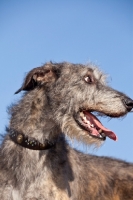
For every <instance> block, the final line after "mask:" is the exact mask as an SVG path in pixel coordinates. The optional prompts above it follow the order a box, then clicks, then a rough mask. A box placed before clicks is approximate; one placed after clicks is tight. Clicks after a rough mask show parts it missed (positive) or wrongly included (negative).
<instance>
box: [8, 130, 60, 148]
mask: <svg viewBox="0 0 133 200" xmlns="http://www.w3.org/2000/svg"><path fill="white" fill-rule="evenodd" d="M7 131H8V132H9V136H10V139H11V140H12V141H13V142H14V143H16V144H17V145H20V146H22V147H24V148H27V149H32V150H48V149H50V148H52V147H54V146H55V144H56V141H55V142H50V141H49V140H47V139H46V140H45V141H44V143H43V144H42V143H40V142H39V141H38V140H36V139H35V138H33V137H29V136H27V135H25V134H24V133H22V132H18V131H16V130H13V129H7Z"/></svg>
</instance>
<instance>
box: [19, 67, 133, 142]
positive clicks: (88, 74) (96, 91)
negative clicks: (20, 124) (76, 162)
mask: <svg viewBox="0 0 133 200" xmlns="http://www.w3.org/2000/svg"><path fill="white" fill-rule="evenodd" d="M35 89H36V91H39V90H42V91H44V94H45V97H46V98H47V102H48V103H47V105H45V106H47V107H48V109H49V116H50V117H51V119H52V120H53V121H54V122H55V123H56V124H57V125H58V126H59V127H60V129H61V131H62V132H63V133H65V134H67V135H68V136H69V137H71V138H73V137H74V138H76V139H78V140H82V141H85V142H86V143H89V144H90V143H99V141H103V140H105V139H106V137H109V138H111V139H113V140H117V136H116V135H115V133H114V132H112V131H111V130H109V129H107V128H105V127H104V126H103V125H102V123H101V122H100V121H99V119H98V118H97V117H96V116H95V115H94V113H98V114H100V115H104V116H109V117H121V116H124V115H125V114H127V113H128V112H130V111H131V109H132V108H133V100H132V99H130V98H129V97H127V96H126V95H125V94H123V93H121V92H118V91H116V90H114V89H112V88H111V87H109V86H108V85H107V84H106V78H105V75H104V74H103V73H102V72H101V71H100V70H99V69H98V68H97V67H95V66H93V65H91V64H90V65H87V66H85V65H80V64H71V63H59V64H57V63H47V64H45V65H43V66H42V67H38V68H35V69H33V70H31V71H30V72H29V73H28V74H27V76H26V78H25V81H24V83H23V85H22V87H21V88H20V89H19V90H18V91H17V92H16V93H18V92H20V91H22V90H25V91H32V90H35ZM36 95H37V93H36ZM33 101H34V99H33ZM42 112H45V109H42Z"/></svg>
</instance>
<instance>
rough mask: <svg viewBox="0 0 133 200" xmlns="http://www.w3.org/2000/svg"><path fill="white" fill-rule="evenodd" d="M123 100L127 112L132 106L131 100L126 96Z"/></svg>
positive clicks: (132, 101)
mask: <svg viewBox="0 0 133 200" xmlns="http://www.w3.org/2000/svg"><path fill="white" fill-rule="evenodd" d="M123 102H124V104H125V106H126V108H127V110H128V112H130V111H131V110H132V108H133V100H132V99H130V98H126V99H123Z"/></svg>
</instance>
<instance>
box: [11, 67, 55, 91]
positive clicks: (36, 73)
mask: <svg viewBox="0 0 133 200" xmlns="http://www.w3.org/2000/svg"><path fill="white" fill-rule="evenodd" d="M57 77H58V76H57V73H56V69H52V67H49V66H46V67H38V68H34V69H33V70H31V71H30V72H29V73H28V74H27V76H26V78H25V80H24V83H23V85H22V87H21V88H20V89H19V90H17V91H16V92H15V94H18V93H19V92H21V91H22V90H25V91H29V90H32V89H34V88H35V87H36V86H41V85H44V84H46V83H51V82H54V81H55V80H56V79H57Z"/></svg>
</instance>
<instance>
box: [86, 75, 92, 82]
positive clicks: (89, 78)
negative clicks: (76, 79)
mask: <svg viewBox="0 0 133 200" xmlns="http://www.w3.org/2000/svg"><path fill="white" fill-rule="evenodd" d="M84 80H85V81H86V82H87V83H93V80H92V77H91V76H86V77H85V78H84Z"/></svg>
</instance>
